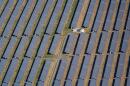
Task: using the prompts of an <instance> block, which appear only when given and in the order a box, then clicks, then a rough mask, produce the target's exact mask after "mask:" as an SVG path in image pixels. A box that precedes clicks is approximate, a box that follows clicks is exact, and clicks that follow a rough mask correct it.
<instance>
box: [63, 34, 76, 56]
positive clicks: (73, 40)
mask: <svg viewBox="0 0 130 86" xmlns="http://www.w3.org/2000/svg"><path fill="white" fill-rule="evenodd" d="M76 41H77V35H74V34H70V35H69V39H68V41H67V44H66V46H65V49H64V52H65V53H70V54H72V53H73V51H74V47H75V44H76Z"/></svg>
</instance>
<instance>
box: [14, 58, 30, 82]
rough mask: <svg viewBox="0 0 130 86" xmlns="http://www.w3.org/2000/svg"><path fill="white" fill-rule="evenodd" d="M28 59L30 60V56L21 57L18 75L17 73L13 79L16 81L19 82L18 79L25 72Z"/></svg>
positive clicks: (19, 79)
mask: <svg viewBox="0 0 130 86" xmlns="http://www.w3.org/2000/svg"><path fill="white" fill-rule="evenodd" d="M29 61H30V58H26V57H25V58H24V59H23V62H22V64H21V67H20V69H19V72H18V75H17V77H16V80H15V82H16V83H20V81H21V80H22V78H23V76H24V73H25V72H26V68H27V65H28V63H29Z"/></svg>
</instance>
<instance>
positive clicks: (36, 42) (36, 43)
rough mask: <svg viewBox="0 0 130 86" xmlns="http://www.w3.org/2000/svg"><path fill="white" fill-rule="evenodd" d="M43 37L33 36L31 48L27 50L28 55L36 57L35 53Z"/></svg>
mask: <svg viewBox="0 0 130 86" xmlns="http://www.w3.org/2000/svg"><path fill="white" fill-rule="evenodd" d="M40 41H41V38H40V37H39V36H36V35H34V36H33V38H32V41H31V43H30V45H29V48H28V50H27V53H26V56H28V57H30V58H31V57H35V54H36V53H37V48H38V46H39V44H40Z"/></svg>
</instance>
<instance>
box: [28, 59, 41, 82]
mask: <svg viewBox="0 0 130 86" xmlns="http://www.w3.org/2000/svg"><path fill="white" fill-rule="evenodd" d="M41 60H42V59H41V58H35V60H34V63H33V65H32V68H31V71H30V73H29V76H28V79H27V81H28V82H33V80H35V77H36V75H37V71H38V70H39V69H38V68H39V65H40V62H41Z"/></svg>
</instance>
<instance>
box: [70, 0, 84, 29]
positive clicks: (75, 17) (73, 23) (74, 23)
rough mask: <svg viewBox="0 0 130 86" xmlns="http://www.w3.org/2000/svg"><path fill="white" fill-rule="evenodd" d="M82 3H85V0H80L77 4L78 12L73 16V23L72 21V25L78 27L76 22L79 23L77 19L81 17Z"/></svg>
mask: <svg viewBox="0 0 130 86" xmlns="http://www.w3.org/2000/svg"><path fill="white" fill-rule="evenodd" d="M82 5H83V0H80V1H79V3H78V5H77V8H76V12H75V14H74V18H73V20H72V23H71V27H76V23H77V20H78V18H79V15H80V11H81V9H82Z"/></svg>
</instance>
